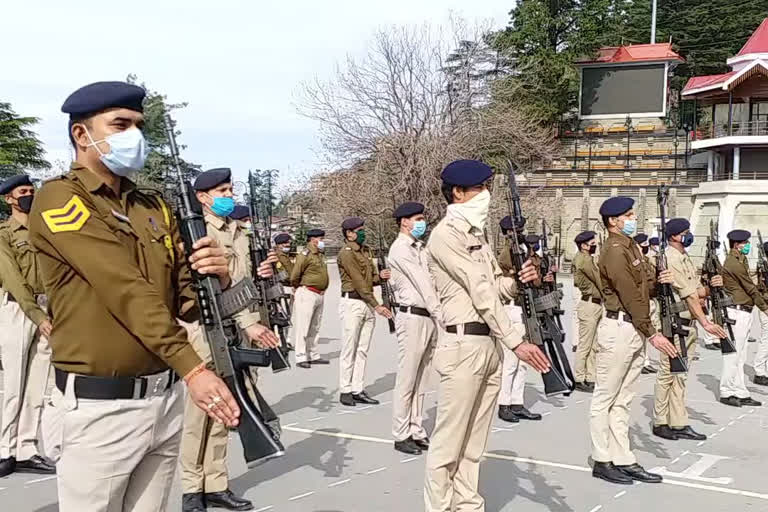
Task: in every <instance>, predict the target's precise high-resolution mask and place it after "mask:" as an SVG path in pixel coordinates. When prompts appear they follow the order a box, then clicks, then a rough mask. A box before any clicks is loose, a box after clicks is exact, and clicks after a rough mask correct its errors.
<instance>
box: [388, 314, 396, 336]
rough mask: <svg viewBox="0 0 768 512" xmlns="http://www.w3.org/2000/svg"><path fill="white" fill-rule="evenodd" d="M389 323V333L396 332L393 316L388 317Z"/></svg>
mask: <svg viewBox="0 0 768 512" xmlns="http://www.w3.org/2000/svg"><path fill="white" fill-rule="evenodd" d="M387 323H388V324H389V333H390V334H394V333H395V321H394V320H393V319H392V318H387Z"/></svg>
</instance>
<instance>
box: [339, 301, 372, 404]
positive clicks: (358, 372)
mask: <svg viewBox="0 0 768 512" xmlns="http://www.w3.org/2000/svg"><path fill="white" fill-rule="evenodd" d="M339 313H340V314H341V325H342V326H343V327H342V330H343V333H342V337H343V339H342V346H341V361H339V392H341V393H360V392H362V391H363V389H364V387H365V367H366V365H367V363H368V347H370V345H371V338H372V337H373V328H374V327H375V326H376V318H375V316H374V313H373V308H372V307H370V306H369V305H368V304H366V303H365V302H363V301H362V300H357V299H349V298H347V297H342V298H341V301H340V302H339Z"/></svg>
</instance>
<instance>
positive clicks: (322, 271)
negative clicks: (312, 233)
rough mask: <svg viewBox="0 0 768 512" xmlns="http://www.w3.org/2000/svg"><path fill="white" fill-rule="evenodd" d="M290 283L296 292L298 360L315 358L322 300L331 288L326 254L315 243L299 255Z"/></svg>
mask: <svg viewBox="0 0 768 512" xmlns="http://www.w3.org/2000/svg"><path fill="white" fill-rule="evenodd" d="M290 284H291V286H292V287H293V288H294V289H295V290H296V291H295V292H294V300H293V312H292V317H291V324H292V325H293V329H294V333H295V335H296V362H297V363H301V362H306V361H315V360H317V359H320V355H319V354H318V353H317V352H315V344H316V343H317V336H318V334H320V323H321V322H322V320H323V303H324V297H325V291H326V290H327V289H328V266H327V265H326V262H325V254H323V253H322V252H320V251H319V250H318V249H317V248H316V247H315V246H314V245H312V244H309V245H307V247H306V249H304V250H303V251H301V253H299V255H298V256H297V257H296V263H295V264H294V265H293V268H292V269H291V279H290Z"/></svg>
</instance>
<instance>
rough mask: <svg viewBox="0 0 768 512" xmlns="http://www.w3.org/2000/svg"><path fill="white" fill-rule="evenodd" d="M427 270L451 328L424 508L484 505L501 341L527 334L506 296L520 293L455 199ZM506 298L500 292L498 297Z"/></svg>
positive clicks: (442, 511)
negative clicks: (475, 328)
mask: <svg viewBox="0 0 768 512" xmlns="http://www.w3.org/2000/svg"><path fill="white" fill-rule="evenodd" d="M427 249H428V250H429V256H430V262H429V270H430V273H431V274H432V278H433V280H434V283H435V287H436V290H437V296H438V298H439V299H440V304H441V306H442V314H443V324H444V325H446V326H447V327H446V329H451V328H452V326H454V327H455V330H456V332H455V333H450V332H446V333H445V335H444V336H442V337H441V338H440V339H439V340H438V343H437V348H436V350H435V357H434V364H435V369H436V370H437V373H438V375H439V377H440V381H439V384H438V405H437V419H436V423H435V429H434V431H433V432H432V443H431V446H430V449H429V454H428V455H427V468H426V477H425V482H424V503H425V510H426V512H448V511H451V510H454V508H452V507H455V510H456V511H459V512H465V511H470V510H472V511H482V510H484V509H485V500H484V499H483V497H482V496H480V494H479V492H478V484H479V482H478V480H479V476H480V458H481V457H482V454H483V452H484V451H485V448H486V444H487V441H488V434H489V431H490V427H491V421H492V419H493V413H494V409H495V408H496V398H497V396H498V393H499V386H500V380H501V375H500V364H499V363H500V359H501V357H502V354H501V348H500V344H504V345H506V346H507V348H509V349H514V348H515V347H517V346H518V345H519V344H520V343H522V342H523V338H522V333H521V332H520V330H519V329H517V328H516V327H515V326H514V325H513V324H512V322H511V321H510V319H509V316H508V315H507V313H506V312H505V311H504V306H503V304H502V300H506V301H510V300H512V299H513V298H514V296H515V293H516V288H515V282H514V280H513V279H510V278H503V277H502V271H501V268H500V267H499V265H498V264H497V263H496V258H495V257H494V256H493V253H492V251H491V249H490V247H489V245H488V241H487V240H486V238H485V235H484V234H483V232H482V230H480V229H478V228H476V227H472V226H471V225H470V224H469V223H467V221H465V220H464V219H463V218H461V217H460V216H459V215H458V214H456V213H454V211H453V210H452V208H451V206H448V212H447V214H446V216H445V218H444V219H443V220H442V221H440V223H439V224H438V225H437V227H436V228H435V229H434V231H433V232H432V235H431V236H430V238H429V242H428V243H427ZM500 297H501V299H500ZM469 322H479V323H483V324H485V325H487V326H488V328H489V330H490V335H489V336H481V335H471V334H465V333H464V331H465V327H464V326H465V324H467V323H469Z"/></svg>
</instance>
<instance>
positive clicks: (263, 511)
mask: <svg viewBox="0 0 768 512" xmlns="http://www.w3.org/2000/svg"><path fill="white" fill-rule="evenodd" d="M267 510H272V505H267V506H266V507H261V508H260V509H258V510H255V511H254V512H266V511H267Z"/></svg>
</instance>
